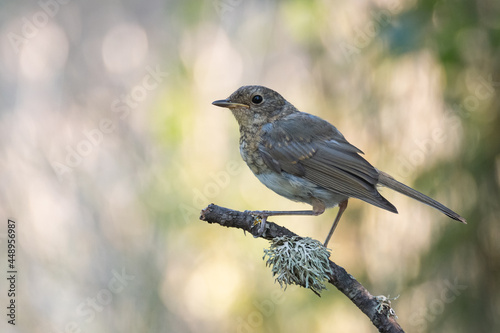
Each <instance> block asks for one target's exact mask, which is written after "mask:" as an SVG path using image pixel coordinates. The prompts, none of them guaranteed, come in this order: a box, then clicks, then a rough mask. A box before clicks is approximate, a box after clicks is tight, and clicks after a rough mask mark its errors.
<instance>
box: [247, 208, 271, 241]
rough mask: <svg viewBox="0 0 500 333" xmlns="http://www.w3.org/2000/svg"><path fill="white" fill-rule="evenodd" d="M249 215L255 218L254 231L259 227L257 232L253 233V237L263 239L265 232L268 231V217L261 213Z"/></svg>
mask: <svg viewBox="0 0 500 333" xmlns="http://www.w3.org/2000/svg"><path fill="white" fill-rule="evenodd" d="M249 213H250V214H252V215H253V216H254V220H253V226H252V229H254V228H255V227H257V226H258V227H257V230H255V231H254V232H252V235H253V236H254V237H255V238H258V237H261V236H262V235H263V234H264V232H265V231H266V221H267V215H265V214H262V213H259V212H249Z"/></svg>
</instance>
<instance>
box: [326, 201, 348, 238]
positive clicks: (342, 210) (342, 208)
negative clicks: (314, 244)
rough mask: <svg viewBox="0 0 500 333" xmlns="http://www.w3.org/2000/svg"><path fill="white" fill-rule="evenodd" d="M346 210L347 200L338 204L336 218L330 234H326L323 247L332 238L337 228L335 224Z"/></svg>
mask: <svg viewBox="0 0 500 333" xmlns="http://www.w3.org/2000/svg"><path fill="white" fill-rule="evenodd" d="M346 208H347V199H346V200H344V201H342V202H340V203H339V211H338V213H337V217H335V221H333V225H332V228H331V229H330V232H329V233H328V236H326V240H325V244H324V245H325V247H327V246H328V242H329V241H330V238H332V235H333V232H334V231H335V228H336V227H337V224H338V223H339V221H340V218H341V217H342V214H343V213H344V210H345V209H346Z"/></svg>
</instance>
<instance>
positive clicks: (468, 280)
mask: <svg viewBox="0 0 500 333" xmlns="http://www.w3.org/2000/svg"><path fill="white" fill-rule="evenodd" d="M0 4H1V10H0V23H1V25H0V29H1V30H0V32H1V37H2V38H1V41H0V57H1V61H0V87H1V89H0V136H1V141H0V142H1V143H0V161H1V163H0V170H1V173H0V177H1V181H0V200H1V202H2V204H1V205H0V218H1V220H2V227H1V229H0V247H1V250H0V253H1V256H0V259H1V261H0V262H1V263H2V264H1V266H2V270H3V271H6V270H7V268H6V267H7V266H6V265H7V264H6V263H7V258H6V255H5V253H6V249H7V244H6V240H7V238H6V232H7V231H6V230H7V229H6V223H7V218H12V219H14V220H15V221H16V222H17V225H18V226H17V239H18V246H19V247H18V252H17V255H18V258H17V259H18V262H17V264H18V271H19V275H18V296H17V303H18V308H17V325H16V326H15V327H13V326H12V325H8V324H7V323H6V319H5V316H3V317H4V318H3V319H2V321H1V323H0V326H1V327H2V332H30V333H31V332H44V333H46V332H54V333H55V332H58V333H59V332H304V331H310V332H333V331H337V332H375V331H376V330H375V328H374V327H373V326H372V325H371V323H370V321H369V320H368V319H367V318H366V317H365V316H364V315H363V314H362V313H361V312H360V311H359V310H358V309H357V308H356V307H355V306H354V305H353V304H352V303H351V302H350V301H349V300H348V299H347V298H346V297H345V296H344V295H343V294H341V293H340V292H338V291H337V290H336V289H335V288H334V287H333V286H330V287H329V290H327V291H325V292H323V295H322V297H321V298H318V297H317V296H315V295H314V294H313V293H312V292H311V291H309V290H305V289H302V288H299V287H295V286H292V287H289V288H288V289H287V290H286V291H285V292H283V291H281V290H280V287H279V285H277V284H275V283H274V282H273V278H272V276H271V272H270V270H269V269H268V268H266V267H265V264H264V261H263V260H262V255H263V251H262V250H263V248H265V247H267V246H268V244H267V242H266V241H263V240H262V239H253V238H252V237H251V236H249V235H246V236H245V235H244V234H243V232H241V231H240V230H236V229H227V228H221V227H219V226H216V225H209V224H207V223H205V222H201V221H199V220H198V217H199V211H200V210H201V209H202V208H204V207H205V206H206V205H208V204H209V203H211V202H214V203H216V204H219V205H222V206H225V207H230V208H233V209H238V210H245V209H275V210H279V209H286V210H288V209H305V208H306V206H305V205H302V204H298V203H293V202H290V201H288V200H286V199H284V198H281V197H279V196H278V195H276V194H274V193H273V192H271V191H270V190H268V189H267V188H265V187H264V186H263V185H261V184H260V183H259V182H258V180H257V179H256V178H255V177H254V176H253V175H252V174H251V172H250V170H249V169H248V168H247V167H246V165H244V162H243V161H242V160H241V158H240V156H239V147H238V138H239V133H238V127H237V124H236V121H235V120H234V119H233V117H232V115H231V114H230V112H228V111H227V110H222V109H220V108H217V107H214V106H212V105H211V102H212V101H213V100H216V99H221V98H226V97H227V96H229V94H230V93H231V92H233V91H234V90H236V89H237V88H238V87H239V86H241V85H245V84H261V85H265V86H268V87H270V88H272V89H275V90H277V91H279V92H280V93H281V94H282V95H283V96H284V97H285V98H286V99H288V100H289V101H290V102H291V103H293V104H294V105H295V106H296V107H297V108H299V109H300V110H302V111H306V112H309V113H313V114H316V115H319V116H321V117H323V118H324V119H326V120H328V121H330V122H331V123H333V124H334V125H336V126H337V128H339V130H341V131H342V132H343V134H344V135H345V136H346V138H347V139H348V140H349V141H350V142H351V143H352V144H354V145H355V146H357V147H359V148H360V149H362V150H363V151H364V152H365V154H366V158H367V159H368V160H369V161H370V162H371V163H372V164H374V165H375V166H376V167H378V168H380V169H382V170H384V171H386V172H388V173H390V174H392V175H393V176H394V177H395V178H397V179H399V180H401V181H403V182H405V183H407V184H408V185H411V186H413V187H415V188H417V189H418V190H420V191H422V192H424V193H426V194H429V195H430V196H432V197H434V198H436V199H437V200H439V201H441V202H443V203H445V204H446V205H447V206H449V207H450V208H452V209H453V210H455V211H457V212H458V213H460V214H461V215H462V216H464V217H465V218H466V219H467V221H468V222H469V224H468V225H461V224H459V223H457V222H455V221H453V220H451V219H448V218H447V217H445V216H444V215H442V214H440V213H439V212H437V211H435V210H433V209H431V208H429V207H427V206H424V205H422V204H420V203H417V202H414V201H412V200H411V199H408V198H406V197H403V196H402V195H399V194H397V193H394V192H392V191H389V190H383V189H382V193H383V195H384V196H385V197H386V198H388V199H389V200H390V201H391V202H392V203H393V204H395V205H396V206H397V207H398V210H399V212H400V213H399V214H398V215H395V214H391V213H389V212H386V211H383V210H380V209H378V208H375V207H372V206H370V205H368V204H365V203H362V202H360V201H358V200H351V202H350V204H349V209H348V210H347V212H346V214H345V215H344V217H343V219H342V222H341V223H340V226H339V228H338V229H337V231H336V233H335V235H334V237H333V240H332V241H331V242H330V247H331V248H332V260H334V261H335V262H337V263H338V264H340V265H342V266H343V267H345V268H346V269H347V271H348V272H349V273H351V274H352V275H353V276H355V277H356V278H357V279H358V280H359V281H360V282H361V283H363V284H364V285H365V286H366V287H367V288H368V290H369V291H370V292H371V293H372V294H374V295H380V294H383V295H391V296H396V295H400V297H399V299H398V300H397V301H394V302H393V307H394V309H395V310H396V313H397V315H398V316H399V323H400V324H401V325H402V327H403V328H404V329H405V330H406V331H408V332H471V331H475V332H487V331H493V330H494V329H495V327H496V328H498V327H500V320H499V317H500V290H499V289H500V287H499V286H500V283H499V282H500V241H499V240H500V223H499V217H498V216H499V215H500V200H499V186H500V117H499V108H500V98H499V93H500V60H499V59H500V32H499V29H500V2H498V1H495V0H478V1H465V2H460V1H397V0H394V1H392V0H387V1H383V0H380V1H353V2H345V1H331V2H330V1H253V2H244V1H242V0H215V1H191V0H189V1H160V0H153V1H147V2H139V1H135V2H134V1H110V2H101V1H94V0H91V1H85V2H83V1H82V2H78V1H66V0H65V1H63V0H59V1H56V0H41V1H40V2H36V1H32V2H28V1H24V2H22V1H21V2H12V1H11V2H7V1H2V2H0ZM335 214H336V209H332V210H329V211H327V213H326V214H323V215H322V216H320V217H310V218H308V217H293V218H291V217H276V218H274V219H273V221H275V222H277V223H279V224H283V225H285V226H287V227H288V228H290V229H291V230H293V231H295V232H296V233H298V234H300V235H303V236H310V237H313V238H316V239H319V240H323V239H324V237H325V236H326V233H327V232H328V230H329V228H330V225H331V221H332V220H333V218H334V216H335ZM0 281H1V282H0V295H1V296H0V300H1V307H2V308H4V307H5V306H7V297H6V290H7V284H6V280H5V279H1V280H0ZM4 309H5V308H4ZM4 311H5V310H4ZM3 327H5V330H4V328H3Z"/></svg>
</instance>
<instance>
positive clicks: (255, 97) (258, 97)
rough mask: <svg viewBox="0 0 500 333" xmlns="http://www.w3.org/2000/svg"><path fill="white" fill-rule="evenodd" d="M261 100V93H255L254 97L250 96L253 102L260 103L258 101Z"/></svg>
mask: <svg viewBox="0 0 500 333" xmlns="http://www.w3.org/2000/svg"><path fill="white" fill-rule="evenodd" d="M263 100H264V98H262V96H261V95H255V96H254V97H252V103H253V104H260V103H262V101H263Z"/></svg>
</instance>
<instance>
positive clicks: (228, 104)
mask: <svg viewBox="0 0 500 333" xmlns="http://www.w3.org/2000/svg"><path fill="white" fill-rule="evenodd" d="M212 104H213V105H216V106H220V107H221V108H230V109H231V108H248V107H249V106H248V105H246V104H241V103H235V102H231V101H230V100H229V99H220V100H218V101H214V102H212Z"/></svg>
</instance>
